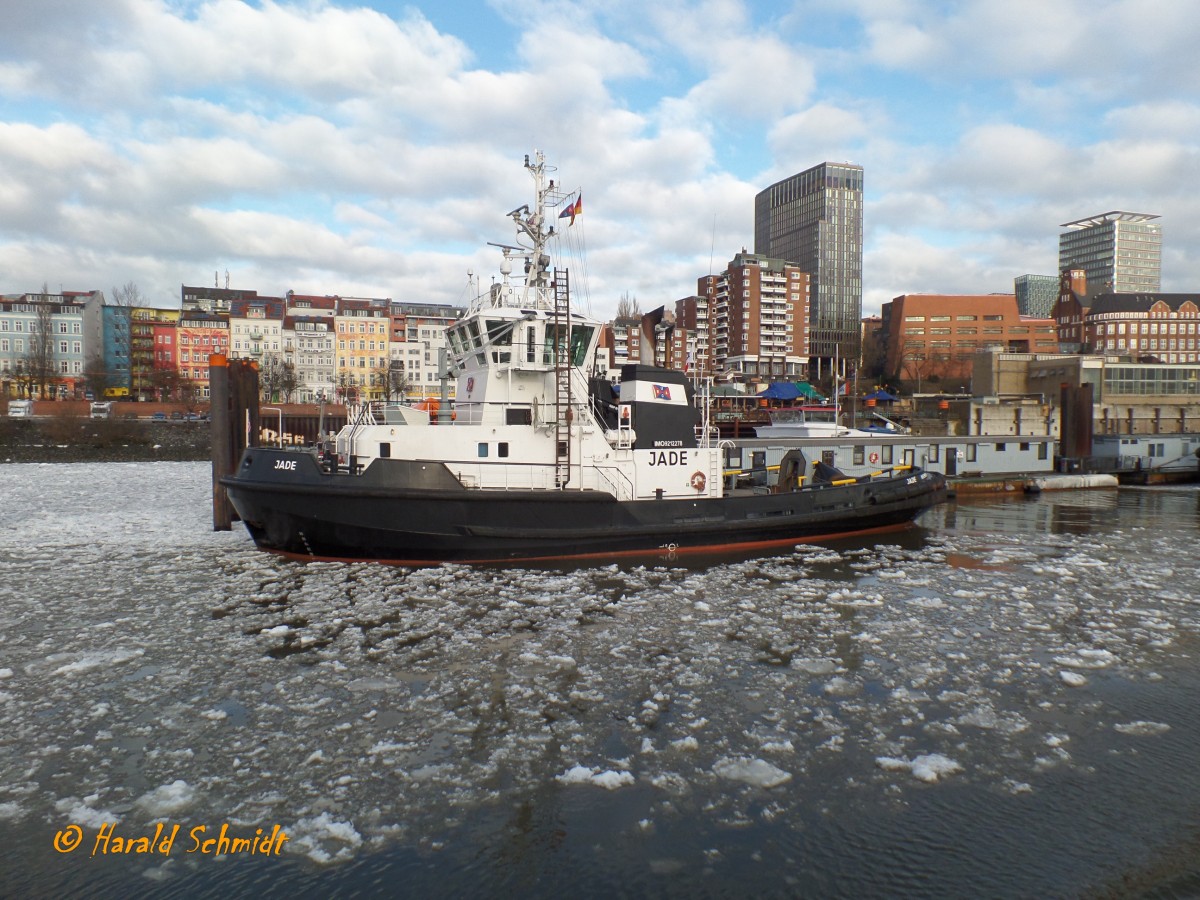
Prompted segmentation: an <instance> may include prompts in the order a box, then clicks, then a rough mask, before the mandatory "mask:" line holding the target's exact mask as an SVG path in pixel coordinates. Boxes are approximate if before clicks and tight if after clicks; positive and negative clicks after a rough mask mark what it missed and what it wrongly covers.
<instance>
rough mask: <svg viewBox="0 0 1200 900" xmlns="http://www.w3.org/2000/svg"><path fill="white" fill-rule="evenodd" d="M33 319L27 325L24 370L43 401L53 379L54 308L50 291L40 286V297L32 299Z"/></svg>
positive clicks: (31, 391)
mask: <svg viewBox="0 0 1200 900" xmlns="http://www.w3.org/2000/svg"><path fill="white" fill-rule="evenodd" d="M34 301H35V302H34V319H33V321H32V322H30V323H29V330H30V334H29V342H28V349H27V350H26V351H25V357H24V362H25V370H26V372H27V373H28V377H29V383H30V396H31V397H32V396H33V386H34V385H36V386H37V389H38V396H39V397H40V398H41V399H43V400H45V399H46V389H47V387H48V386H49V384H50V380H51V379H52V378H53V377H54V307H53V306H52V305H51V303H50V289H49V287H47V286H46V284H44V283H43V284H42V293H41V296H39V297H35V298H34Z"/></svg>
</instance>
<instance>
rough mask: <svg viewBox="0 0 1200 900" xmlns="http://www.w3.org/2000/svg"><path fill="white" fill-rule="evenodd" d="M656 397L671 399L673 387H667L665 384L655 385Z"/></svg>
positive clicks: (658, 398) (656, 398) (657, 398)
mask: <svg viewBox="0 0 1200 900" xmlns="http://www.w3.org/2000/svg"><path fill="white" fill-rule="evenodd" d="M654 399H655V400H667V401H670V399H671V389H670V388H669V387H667V386H666V385H665V384H656V385H654Z"/></svg>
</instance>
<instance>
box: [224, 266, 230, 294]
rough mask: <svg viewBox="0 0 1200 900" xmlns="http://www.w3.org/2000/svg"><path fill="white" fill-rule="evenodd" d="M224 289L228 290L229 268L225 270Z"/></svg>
mask: <svg viewBox="0 0 1200 900" xmlns="http://www.w3.org/2000/svg"><path fill="white" fill-rule="evenodd" d="M225 290H229V270H228V269H226V270H225Z"/></svg>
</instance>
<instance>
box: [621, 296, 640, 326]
mask: <svg viewBox="0 0 1200 900" xmlns="http://www.w3.org/2000/svg"><path fill="white" fill-rule="evenodd" d="M641 317H642V311H641V309H640V308H639V307H638V301H637V297H634V296H633V295H631V294H630V293H629V291H626V292H625V293H623V294H622V295H621V299H620V300H618V301H617V318H618V319H640V318H641Z"/></svg>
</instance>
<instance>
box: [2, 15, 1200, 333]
mask: <svg viewBox="0 0 1200 900" xmlns="http://www.w3.org/2000/svg"><path fill="white" fill-rule="evenodd" d="M834 6H836V8H833V7H834ZM1197 45H1200V5H1196V4H1190V3H1183V2H1178V0H1132V2H1131V0H1056V2H1054V3H1046V2H1044V0H1005V2H996V0H975V2H970V0H962V2H929V0H843V2H841V3H839V4H836V5H833V4H828V3H826V2H816V0H796V2H793V3H786V2H784V3H769V2H758V0H754V2H738V0H711V2H684V0H664V2H659V3H654V4H646V3H644V2H631V0H523V2H517V0H494V2H461V0H459V2H445V0H440V2H436V3H434V2H418V3H412V4H402V3H395V2H383V0H374V2H365V3H354V2H349V0H339V2H322V0H303V2H288V0H277V2H273V3H269V2H257V0H254V2H251V0H204V2H200V0H42V2H40V3H38V4H31V5H28V6H27V7H20V8H14V9H10V10H6V22H5V29H4V30H3V32H2V33H0V291H2V292H5V293H12V292H21V291H31V290H38V289H40V287H41V285H42V284H43V283H46V284H49V285H50V286H51V287H52V288H53V289H57V288H58V287H59V286H60V285H61V286H62V287H64V288H67V289H75V290H90V289H102V290H109V289H111V288H112V287H113V286H115V285H123V284H126V283H127V282H134V283H136V284H137V285H138V286H139V288H140V289H141V291H142V293H143V295H144V296H146V297H147V298H148V299H149V300H150V301H151V302H154V303H157V304H161V305H171V304H177V303H178V299H179V286H180V285H181V284H211V283H213V281H214V273H219V274H218V275H216V278H217V280H219V281H220V282H221V283H222V284H223V283H224V279H225V274H224V273H225V272H229V280H230V283H231V284H232V285H233V286H235V287H244V288H253V289H256V290H258V291H259V292H260V293H264V294H271V295H280V294H283V293H284V292H286V291H287V290H289V289H291V290H295V291H297V292H301V293H317V294H323V293H339V294H343V295H358V296H390V297H394V298H397V299H404V300H411V301H426V302H461V301H462V300H463V299H464V296H465V295H464V291H465V286H466V273H467V272H468V270H470V271H473V272H475V273H477V274H485V273H489V272H492V271H493V270H494V268H495V260H494V258H493V256H492V255H491V253H490V251H489V250H488V248H487V247H486V246H485V242H486V241H489V240H492V241H507V240H509V239H510V237H511V235H509V233H508V228H507V227H506V220H505V218H504V213H505V212H507V211H508V210H509V209H512V208H513V207H515V206H517V205H519V204H520V203H523V202H525V201H526V200H527V199H528V197H527V194H528V179H527V176H526V175H525V173H524V171H523V170H522V168H521V165H520V163H521V160H522V159H523V157H524V155H525V154H526V153H529V152H531V151H532V150H534V149H535V148H537V149H541V150H543V151H545V152H546V154H547V157H548V159H549V161H551V162H552V163H554V164H556V165H557V166H558V168H559V176H560V178H561V180H562V182H563V183H565V184H566V185H567V186H569V187H573V188H574V187H577V188H580V189H582V190H583V193H584V197H585V214H584V216H583V218H581V219H580V220H579V222H578V223H577V225H576V226H575V228H576V230H577V231H576V234H574V235H573V237H574V238H575V239H576V241H577V242H578V243H580V244H582V245H583V246H584V247H585V248H586V252H587V292H586V296H587V298H588V300H589V302H590V305H591V308H592V311H593V312H594V313H596V314H598V315H609V314H611V312H612V311H613V310H614V309H615V306H616V303H617V300H618V299H619V298H620V297H621V295H622V294H626V293H627V294H630V295H632V296H634V297H636V298H637V300H638V302H639V304H640V305H641V306H642V308H643V309H651V308H653V307H656V306H658V305H661V304H664V303H667V304H669V303H673V302H674V301H675V300H676V299H678V298H680V297H683V296H686V295H688V294H690V293H692V292H693V291H694V290H695V281H696V278H697V277H699V276H702V275H705V274H707V273H708V272H709V270H710V268H711V267H713V266H715V267H718V268H719V267H721V266H723V265H724V263H725V262H726V261H728V259H729V258H730V257H732V256H733V255H734V254H735V253H737V252H738V251H739V250H741V249H742V247H747V248H750V249H752V245H753V231H752V228H753V223H752V219H753V200H754V195H755V193H756V192H757V191H759V190H761V189H762V188H764V187H766V186H767V185H769V184H771V183H772V182H774V181H776V180H778V179H780V178H783V177H786V176H788V175H791V174H793V173H795V172H798V171H801V170H802V169H805V168H808V167H809V166H812V165H815V164H817V163H819V162H822V161H825V160H835V161H842V160H848V161H852V162H856V163H860V164H862V165H863V166H864V168H865V172H866V176H865V180H866V201H867V202H866V209H865V225H866V240H865V256H864V273H863V280H864V303H863V307H864V312H865V313H871V312H875V311H877V310H878V308H879V305H880V304H881V303H882V302H885V301H886V300H888V299H890V298H892V297H894V296H897V295H899V294H902V293H905V292H918V291H919V292H941V293H976V292H978V293H985V292H993V291H1009V290H1011V289H1012V279H1013V278H1014V277H1015V276H1017V275H1021V274H1025V273H1039V274H1052V273H1053V272H1054V269H1055V267H1056V263H1057V242H1058V233H1059V231H1060V228H1059V225H1060V224H1061V223H1063V222H1067V221H1071V220H1073V219H1078V218H1082V217H1084V216H1088V215H1093V214H1096V213H1100V212H1105V211H1108V210H1113V209H1121V210H1128V211H1133V212H1146V213H1154V214H1158V215H1160V216H1161V217H1162V219H1161V223H1162V225H1163V232H1164V260H1163V288H1164V290H1174V291H1200V254H1198V253H1196V252H1195V249H1196V248H1197V246H1198V245H1200V191H1198V190H1197V187H1198V186H1200V153H1198V147H1197V144H1198V141H1200V68H1197V67H1196V66H1194V65H1193V64H1192V62H1191V60H1192V58H1193V53H1194V48H1195V47H1196V46H1197ZM575 283H576V285H578V284H579V278H578V275H576V278H575Z"/></svg>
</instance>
